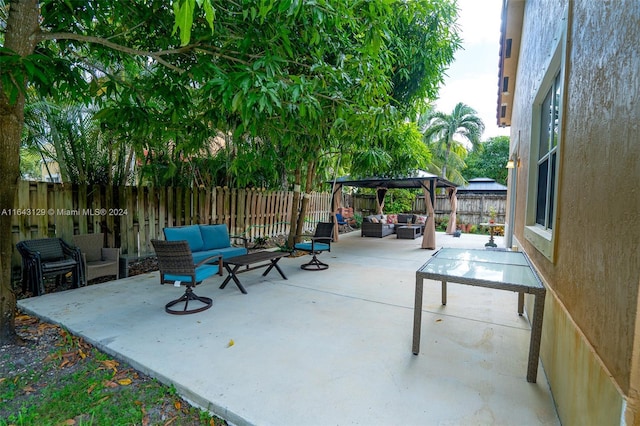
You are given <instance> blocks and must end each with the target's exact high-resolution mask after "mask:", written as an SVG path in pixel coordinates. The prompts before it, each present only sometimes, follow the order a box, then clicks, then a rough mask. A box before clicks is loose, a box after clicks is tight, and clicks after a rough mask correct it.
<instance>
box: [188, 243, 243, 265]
mask: <svg viewBox="0 0 640 426" xmlns="http://www.w3.org/2000/svg"><path fill="white" fill-rule="evenodd" d="M243 254H247V249H246V248H244V247H226V248H221V249H215V250H207V251H199V252H195V253H192V255H193V263H195V264H198V263H200V262H202V261H203V260H205V259H206V258H207V257H211V256H222V258H223V259H228V258H230V257H235V256H242V255H243ZM216 263H217V262H216Z"/></svg>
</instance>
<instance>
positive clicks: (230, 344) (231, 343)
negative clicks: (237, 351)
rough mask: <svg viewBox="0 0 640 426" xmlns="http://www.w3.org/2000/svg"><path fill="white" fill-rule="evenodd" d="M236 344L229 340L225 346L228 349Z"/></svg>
mask: <svg viewBox="0 0 640 426" xmlns="http://www.w3.org/2000/svg"><path fill="white" fill-rule="evenodd" d="M235 344H236V342H234V341H233V339H229V343H228V344H227V347H228V348H230V347H231V346H233V345H235Z"/></svg>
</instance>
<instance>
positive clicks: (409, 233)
mask: <svg viewBox="0 0 640 426" xmlns="http://www.w3.org/2000/svg"><path fill="white" fill-rule="evenodd" d="M421 231H422V228H421V227H420V226H398V227H397V228H396V234H397V236H398V239H404V240H415V239H416V238H418V237H419V236H420V235H422V232H421Z"/></svg>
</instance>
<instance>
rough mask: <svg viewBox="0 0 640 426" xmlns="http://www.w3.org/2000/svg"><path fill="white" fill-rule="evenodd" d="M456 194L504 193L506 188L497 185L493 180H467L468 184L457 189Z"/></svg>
mask: <svg viewBox="0 0 640 426" xmlns="http://www.w3.org/2000/svg"><path fill="white" fill-rule="evenodd" d="M458 192H476V193H492V194H495V193H502V192H504V193H506V192H507V187H506V186H504V185H502V184H499V183H498V182H496V181H495V180H494V179H490V178H486V177H481V178H475V179H469V184H468V185H464V186H459V187H458Z"/></svg>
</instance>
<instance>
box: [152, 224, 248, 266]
mask: <svg viewBox="0 0 640 426" xmlns="http://www.w3.org/2000/svg"><path fill="white" fill-rule="evenodd" d="M163 232H164V238H165V239H166V240H167V241H182V240H185V241H187V243H188V244H189V248H190V249H191V254H192V255H193V262H194V263H195V264H198V263H199V262H201V261H202V260H204V259H206V258H208V257H211V256H221V258H220V268H219V271H220V274H222V259H228V258H230V257H234V256H242V255H244V254H247V252H248V251H247V248H246V239H245V238H242V237H230V236H229V230H228V229H227V225H187V226H175V227H172V228H164V229H163ZM232 239H242V240H244V241H245V244H244V247H236V246H234V245H232V244H231V240H232Z"/></svg>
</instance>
